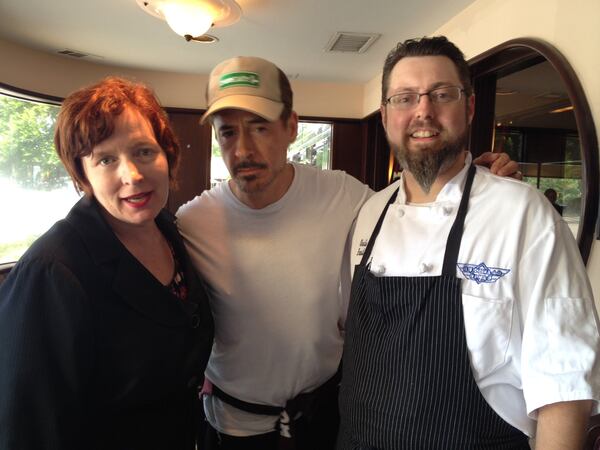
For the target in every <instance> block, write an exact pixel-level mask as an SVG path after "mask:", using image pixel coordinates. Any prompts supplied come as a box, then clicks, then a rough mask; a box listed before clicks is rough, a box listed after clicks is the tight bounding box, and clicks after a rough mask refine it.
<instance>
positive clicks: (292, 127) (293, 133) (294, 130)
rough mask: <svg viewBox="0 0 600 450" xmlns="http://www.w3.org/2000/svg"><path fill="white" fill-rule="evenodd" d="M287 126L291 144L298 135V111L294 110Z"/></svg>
mask: <svg viewBox="0 0 600 450" xmlns="http://www.w3.org/2000/svg"><path fill="white" fill-rule="evenodd" d="M287 128H288V130H289V133H290V144H291V143H292V142H294V141H295V140H296V137H297V136H298V114H296V111H292V114H290V117H289V119H288V120H287Z"/></svg>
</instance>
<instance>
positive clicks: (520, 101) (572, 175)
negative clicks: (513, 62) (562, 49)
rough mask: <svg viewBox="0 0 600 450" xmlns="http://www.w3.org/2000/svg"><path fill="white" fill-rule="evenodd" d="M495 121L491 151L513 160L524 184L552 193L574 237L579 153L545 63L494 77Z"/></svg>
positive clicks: (566, 107) (564, 103) (569, 115)
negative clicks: (554, 192)
mask: <svg viewBox="0 0 600 450" xmlns="http://www.w3.org/2000/svg"><path fill="white" fill-rule="evenodd" d="M494 122H495V125H496V127H495V133H494V143H493V145H494V151H504V152H506V153H508V154H509V155H510V157H511V158H512V159H513V160H515V161H518V162H519V163H520V167H521V171H522V172H523V175H524V181H526V182H527V183H529V184H531V185H533V186H534V187H536V188H537V189H539V190H540V191H541V192H545V191H546V190H547V189H550V188H551V189H554V190H555V191H556V193H557V195H558V198H557V201H556V203H557V204H558V205H559V207H560V210H561V211H562V216H563V218H564V220H565V222H567V224H568V225H569V228H570V229H571V231H572V232H573V235H574V236H577V233H578V231H579V222H580V217H581V199H582V197H583V190H584V186H583V182H582V170H581V169H582V151H581V149H580V142H579V134H578V132H577V124H576V121H575V116H574V114H573V107H572V106H571V103H570V100H569V97H568V94H567V92H566V89H565V87H564V86H563V84H562V82H561V81H560V79H559V77H558V74H557V73H556V71H555V70H554V68H553V67H552V66H551V65H550V64H549V63H548V62H547V61H544V62H541V63H538V64H534V65H532V66H530V67H527V68H526V69H522V70H519V71H516V72H513V73H510V74H509V75H506V76H501V77H499V78H498V80H497V84H496V102H495V114H494Z"/></svg>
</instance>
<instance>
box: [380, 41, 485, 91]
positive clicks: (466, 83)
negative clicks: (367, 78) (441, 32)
mask: <svg viewBox="0 0 600 450" xmlns="http://www.w3.org/2000/svg"><path fill="white" fill-rule="evenodd" d="M406 56H445V57H447V58H449V59H450V60H451V61H452V62H453V63H454V65H455V67H456V69H457V71H458V77H459V78H460V82H461V83H462V85H463V89H464V90H465V95H466V96H467V97H469V96H470V95H471V94H472V93H473V87H472V85H471V71H470V69H469V65H468V64H467V61H465V55H463V53H462V52H461V51H460V49H459V48H458V47H457V46H456V45H454V44H453V43H452V42H450V41H449V40H448V39H447V38H446V37H445V36H435V37H423V38H421V39H408V40H406V41H404V42H399V43H398V45H396V47H395V48H393V49H392V51H390V52H389V53H388V55H387V58H386V59H385V63H384V64H383V76H382V78H381V103H384V102H385V100H386V97H387V90H388V87H389V82H390V74H391V73H392V70H393V69H394V66H395V65H396V64H397V63H398V61H400V60H401V59H402V58H404V57H406Z"/></svg>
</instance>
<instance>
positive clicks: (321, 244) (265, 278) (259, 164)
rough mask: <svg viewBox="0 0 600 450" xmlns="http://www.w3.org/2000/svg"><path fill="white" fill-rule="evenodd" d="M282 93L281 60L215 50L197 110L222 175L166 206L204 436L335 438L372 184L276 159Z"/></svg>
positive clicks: (249, 442) (217, 444) (233, 441)
mask: <svg viewBox="0 0 600 450" xmlns="http://www.w3.org/2000/svg"><path fill="white" fill-rule="evenodd" d="M292 100H293V94H292V90H291V87H290V83H289V80H288V78H287V77H286V75H285V74H284V72H283V71H282V70H281V69H279V68H278V67H277V66H275V65H274V64H273V63H271V62H269V61H266V60H264V59H261V58H256V57H235V58H231V59H228V60H226V61H224V62H222V63H220V64H219V65H217V66H216V67H215V68H214V69H213V71H212V72H211V74H210V77H209V82H208V87H207V103H208V109H207V111H206V113H205V114H204V115H203V117H202V121H206V120H209V121H210V123H211V124H212V126H213V128H214V131H215V135H216V138H217V141H218V142H219V145H220V147H221V152H222V155H223V159H224V161H225V164H226V166H227V168H228V170H229V172H230V174H231V177H232V179H231V180H229V181H224V182H222V183H221V184H219V185H217V186H216V187H215V188H213V189H211V190H209V191H204V192H203V193H202V195H200V196H199V197H196V198H195V199H194V200H192V201H190V202H188V203H187V204H185V205H183V206H182V207H181V208H180V210H179V211H178V213H177V216H178V226H179V228H180V230H181V232H182V234H183V236H184V238H185V240H186V244H187V248H188V250H189V252H190V255H191V257H192V260H193V263H194V265H195V267H196V269H197V270H199V271H200V272H201V273H202V274H203V276H204V277H205V279H206V280H207V282H208V284H209V293H210V295H211V307H212V310H213V314H214V319H215V343H214V347H213V351H212V354H211V357H210V361H209V363H208V367H207V370H206V379H207V383H205V389H204V392H205V394H206V395H205V400H204V406H205V413H206V417H207V420H208V425H209V430H208V433H207V438H208V439H207V448H208V449H209V450H210V449H261V450H265V449H266V450H269V449H276V448H284V447H289V445H291V444H292V443H293V444H294V445H295V447H296V448H297V449H311V450H314V449H329V448H333V447H334V445H335V439H336V435H337V429H338V420H339V419H338V412H337V387H338V382H339V370H338V368H339V364H340V360H341V354H342V347H343V327H344V322H345V318H346V310H347V299H348V291H349V279H347V278H348V277H347V276H344V275H349V273H350V268H349V267H343V266H344V265H345V264H346V265H347V263H348V261H349V257H348V256H347V255H346V253H345V252H346V251H347V249H346V243H347V237H348V233H349V231H350V228H351V226H352V224H353V222H354V219H355V217H356V215H357V213H358V210H359V209H360V207H361V206H362V204H363V203H364V202H365V200H366V199H367V198H368V197H369V196H370V195H371V193H372V192H371V190H370V189H369V188H368V187H367V186H365V185H363V184H362V183H360V182H359V181H357V180H356V179H355V178H353V177H351V176H349V175H347V174H345V173H344V172H342V171H337V170H324V171H321V170H319V169H317V168H314V167H310V166H305V165H301V164H297V163H294V162H288V161H287V158H286V156H287V148H288V146H289V145H290V144H291V143H292V142H293V141H294V139H295V138H296V134H297V129H298V116H297V114H296V113H295V112H294V111H293V109H292ZM494 160H496V156H492V157H491V158H489V160H488V162H491V161H494ZM506 161H507V158H506V155H504V156H503V157H502V158H500V159H498V160H496V163H495V164H494V165H493V167H492V170H494V169H496V170H497V169H498V168H500V167H503V166H505V165H506ZM494 166H495V167H494ZM515 166H516V165H515V164H514V163H512V164H511V162H510V161H509V165H508V166H507V167H504V171H506V170H507V169H508V173H511V171H514V170H513V169H514V168H515Z"/></svg>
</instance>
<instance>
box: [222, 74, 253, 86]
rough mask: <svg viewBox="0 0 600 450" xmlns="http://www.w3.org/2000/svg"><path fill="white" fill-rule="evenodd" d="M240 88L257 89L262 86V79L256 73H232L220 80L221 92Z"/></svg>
mask: <svg viewBox="0 0 600 450" xmlns="http://www.w3.org/2000/svg"><path fill="white" fill-rule="evenodd" d="M240 86H244V87H255V88H257V87H259V86H260V77H259V76H258V74H257V73H254V72H231V73H226V74H225V75H222V76H221V78H219V89H221V90H222V89H227V88H230V87H240Z"/></svg>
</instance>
